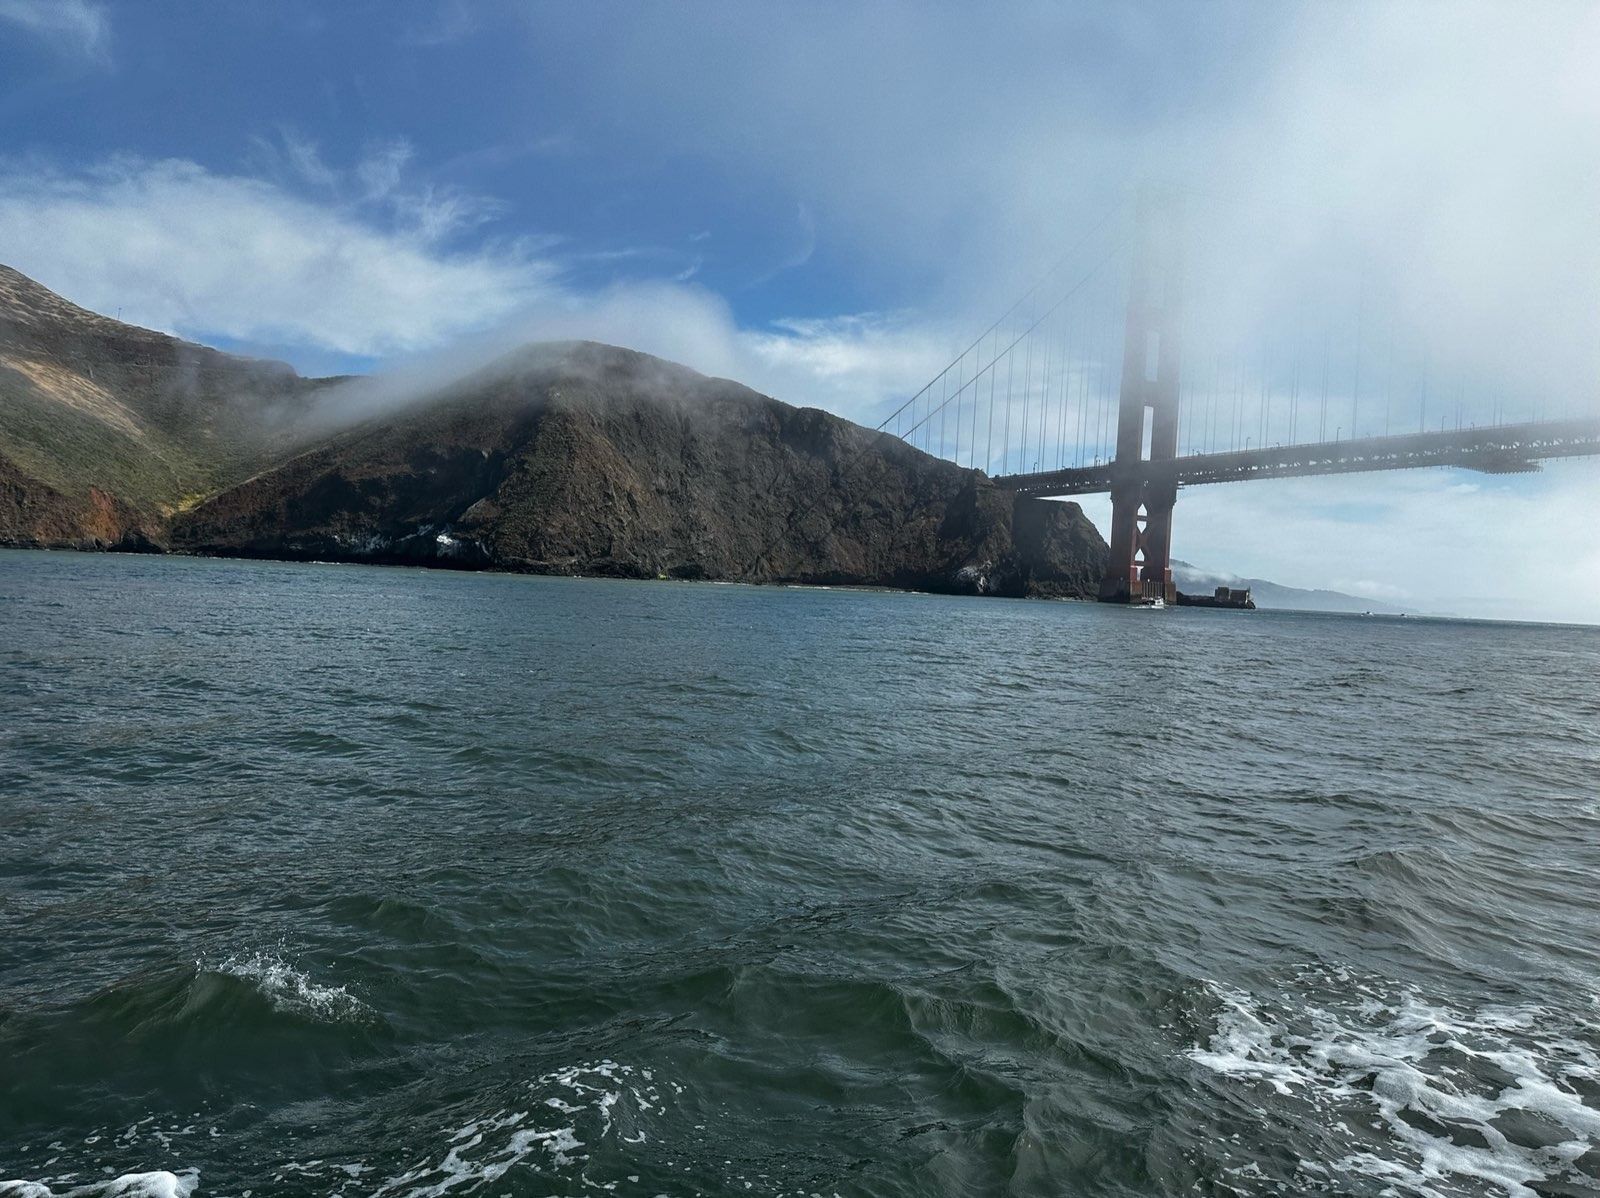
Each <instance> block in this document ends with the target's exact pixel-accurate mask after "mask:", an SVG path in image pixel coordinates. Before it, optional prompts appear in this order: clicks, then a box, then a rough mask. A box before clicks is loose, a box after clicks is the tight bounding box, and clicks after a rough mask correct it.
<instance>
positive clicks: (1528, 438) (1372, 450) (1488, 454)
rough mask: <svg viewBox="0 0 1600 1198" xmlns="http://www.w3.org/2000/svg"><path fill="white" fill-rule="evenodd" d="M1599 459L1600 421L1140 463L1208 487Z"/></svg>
mask: <svg viewBox="0 0 1600 1198" xmlns="http://www.w3.org/2000/svg"><path fill="white" fill-rule="evenodd" d="M1597 455H1600V420H1563V421H1539V422H1535V423H1528V424H1502V425H1496V426H1491V427H1487V428H1469V429H1459V430H1448V431H1445V432H1436V433H1431V432H1430V433H1408V434H1405V435H1403V436H1398V437H1362V438H1352V439H1350V440H1345V441H1318V442H1312V443H1308V444H1303V445H1273V446H1268V447H1266V448H1262V449H1245V450H1236V451H1234V452H1231V453H1199V454H1190V455H1188V456H1185V457H1176V458H1172V459H1169V460H1167V461H1161V462H1138V463H1136V464H1135V469H1136V471H1137V476H1142V477H1145V478H1148V479H1152V480H1164V481H1173V482H1176V483H1177V485H1178V486H1180V487H1192V486H1198V485H1200V484H1201V483H1227V482H1241V481H1244V480H1246V479H1258V478H1302V477H1305V476H1308V475H1314V474H1354V473H1360V472H1363V471H1369V470H1411V469H1416V468H1419V467H1423V466H1457V467H1460V468H1463V469H1466V470H1478V471H1482V472H1484V473H1486V474H1517V473H1526V472H1528V471H1532V470H1537V469H1538V468H1539V467H1538V463H1539V462H1540V461H1542V460H1545V459H1549V458H1571V457H1588V456H1597ZM1122 469H1123V467H1121V466H1119V465H1118V464H1117V463H1115V462H1105V463H1101V464H1099V465H1095V466H1077V467H1072V468H1069V469H1066V470H1047V471H1042V472H1039V473H1036V474H1003V475H999V476H997V477H996V478H995V480H994V481H995V482H996V483H997V484H999V485H1000V486H1002V487H1006V488H1008V489H1010V490H1014V491H1020V492H1022V493H1023V494H1025V495H1035V496H1047V495H1088V494H1093V493H1095V492H1097V491H1109V490H1110V489H1111V484H1112V482H1113V480H1114V479H1115V478H1116V477H1118V476H1119V471H1120V470H1122Z"/></svg>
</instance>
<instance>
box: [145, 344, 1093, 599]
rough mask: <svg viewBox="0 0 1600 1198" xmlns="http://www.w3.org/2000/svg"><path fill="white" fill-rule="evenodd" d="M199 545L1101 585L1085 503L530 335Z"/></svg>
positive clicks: (547, 565)
mask: <svg viewBox="0 0 1600 1198" xmlns="http://www.w3.org/2000/svg"><path fill="white" fill-rule="evenodd" d="M172 535H173V544H174V545H175V546H177V547H181V548H183V549H185V550H188V551H191V552H203V553H227V554H259V555H266V556H273V557H311V558H321V559H339V560H373V561H388V562H412V563H425V564H454V565H462V566H488V567H492V568H498V569H508V570H533V571H541V572H558V573H582V574H606V575H620V576H630V577H656V576H658V575H665V576H669V577H676V578H718V579H739V580H750V581H774V580H789V581H799V582H811V583H846V584H865V585H883V586H898V587H911V588H916V589H931V590H941V591H974V592H984V593H1001V594H1016V595H1020V594H1035V593H1042V594H1071V595H1080V594H1089V593H1092V592H1093V589H1094V587H1095V585H1096V584H1097V582H1098V577H1099V572H1100V570H1101V569H1102V567H1103V562H1104V553H1105V547H1104V544H1103V542H1102V541H1101V540H1100V537H1099V535H1098V533H1096V532H1095V530H1094V528H1093V526H1092V525H1091V524H1090V523H1089V522H1088V520H1087V519H1086V518H1085V517H1084V516H1083V514H1082V512H1081V511H1080V510H1079V509H1078V507H1077V506H1076V505H1075V504H1053V503H1040V502H1036V501H1030V500H1020V501H1019V500H1017V499H1016V498H1015V497H1013V496H1012V495H1011V494H1010V493H1008V492H1003V491H999V490H996V489H995V488H994V487H993V486H992V484H990V483H989V481H988V480H987V479H986V478H985V477H983V476H982V475H981V474H979V473H977V472H975V471H971V470H963V469H960V468H959V467H956V466H953V465H950V464H949V463H946V462H942V461H939V460H937V459H935V458H932V457H929V456H928V455H926V454H923V453H921V452H920V451H918V450H915V449H912V448H911V447H910V446H908V445H906V444H905V443H904V442H902V441H900V440H898V439H896V438H893V437H889V436H886V435H883V434H878V433H873V432H870V431H868V430H866V429H863V428H861V427H859V426H857V425H854V424H851V423H850V422H848V421H845V420H841V419H839V418H838V417H836V416H832V415H829V414H828V413H826V412H821V411H818V410H816V409H809V408H795V407H792V406H790V405H788V404H785V403H781V402H779V401H777V400H775V399H770V398H768V397H766V396H763V395H760V394H758V393H756V392H754V391H752V390H750V389H749V388H747V387H744V386H741V385H739V384H738V383H733V382H729V381H727V380H723V379H711V378H706V377H704V376H702V375H699V374H697V373H695V372H694V371H692V370H688V369H686V368H684V367H681V366H677V365H674V364H672V363H669V362H664V361H662V360H660V359H657V358H652V357H649V356H647V355H644V354H639V353H634V352H632V351H629V350H623V349H617V348H615V347H612V346H603V345H596V344H593V343H585V342H580V343H569V344H559V345H545V346H535V347H531V348H529V349H527V350H524V351H521V352H519V353H518V354H515V355H513V356H512V357H510V358H507V359H505V360H502V361H501V362H498V363H496V364H495V365H493V366H492V367H489V368H487V369H486V370H484V371H481V372H479V373H478V374H476V375H474V376H473V377H472V378H470V379H467V380H465V381H463V382H461V383H458V384H456V385H455V386H454V387H452V388H450V389H448V390H447V391H445V392H444V393H442V394H440V395H438V396H436V397H434V398H432V399H429V400H426V401H424V402H422V403H420V404H417V405H415V406H413V407H410V408H408V409H405V410H403V411H401V412H399V413H397V414H395V415H392V416H388V417H385V418H383V419H381V420H377V421H373V422H370V423H368V424H365V425H363V426H361V427H359V428H356V429H353V430H350V431H348V432H346V433H343V434H341V435H339V436H336V437H334V438H332V439H331V440H329V441H328V442H327V443H325V444H323V445H320V446H318V447H316V448H314V449H311V450H309V451H307V452H305V453H302V454H301V455H299V456H298V457H296V458H294V459H293V460H292V461H290V462H287V463H285V464H284V465H282V466H280V467H278V468H277V469H275V470H271V471H268V472H266V473H264V474H262V475H259V476H257V477H256V478H253V479H251V480H249V481H248V482H246V483H243V484H241V485H239V486H237V487H234V488H232V489H231V490H228V491H226V492H224V493H223V494H221V495H218V496H217V497H215V498H214V499H212V500H210V501H209V502H207V503H205V504H202V505H201V506H199V507H198V508H196V509H195V510H194V511H193V512H192V513H190V514H188V515H186V516H185V517H183V518H182V519H181V520H179V521H178V522H177V523H176V524H175V525H174V527H173V533H172Z"/></svg>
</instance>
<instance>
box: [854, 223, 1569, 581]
mask: <svg viewBox="0 0 1600 1198" xmlns="http://www.w3.org/2000/svg"><path fill="white" fill-rule="evenodd" d="M1176 213H1177V206H1176V205H1173V204H1163V205H1159V206H1158V205H1154V204H1151V203H1150V202H1149V201H1148V200H1147V201H1145V202H1144V203H1141V204H1140V205H1139V209H1138V212H1137V215H1136V217H1135V219H1134V220H1133V221H1132V222H1128V221H1126V220H1119V219H1117V217H1118V216H1119V213H1116V212H1114V213H1112V214H1110V215H1109V216H1108V217H1107V218H1105V219H1103V220H1102V221H1101V222H1100V223H1099V224H1098V225H1096V226H1095V227H1093V228H1092V229H1090V230H1089V232H1088V233H1086V234H1085V235H1084V236H1083V237H1082V238H1081V239H1080V240H1079V242H1078V244H1077V245H1075V246H1074V247H1073V249H1071V250H1069V251H1068V253H1067V254H1066V255H1065V256H1064V257H1063V258H1062V259H1061V260H1060V261H1059V262H1057V263H1056V265H1055V266H1054V267H1052V268H1051V269H1050V270H1049V271H1048V272H1046V274H1045V276H1044V277H1043V278H1041V279H1040V280H1039V282H1038V283H1036V284H1035V285H1034V286H1033V287H1032V288H1031V289H1030V290H1029V291H1028V293H1027V294H1025V295H1024V296H1023V297H1022V298H1021V299H1020V300H1018V301H1017V303H1016V304H1014V305H1013V306H1012V307H1011V309H1010V310H1008V311H1007V312H1006V313H1005V314H1004V315H1002V316H1001V317H1000V319H998V320H997V321H995V322H994V323H993V324H992V325H990V326H989V328H987V329H985V330H984V331H983V333H982V334H981V335H980V336H979V337H978V338H977V339H976V340H975V341H973V342H972V343H971V344H969V345H968V346H967V348H966V349H965V350H963V351H962V352H961V353H959V354H957V355H956V357H955V358H954V359H953V360H952V361H951V362H950V364H949V365H948V366H947V367H946V368H945V369H944V370H942V371H940V372H939V373H938V374H937V375H935V376H934V377H933V378H932V379H931V380H930V381H929V382H928V384H927V385H926V386H924V387H923V388H922V389H921V390H920V391H918V392H917V393H916V394H915V395H913V396H912V397H911V398H910V399H908V400H906V401H905V402H904V403H903V404H901V405H900V406H899V407H898V408H896V409H895V410H894V412H892V413H891V414H890V416H889V417H888V419H886V420H885V421H884V422H883V423H882V424H881V425H879V430H880V431H883V432H888V433H892V434H894V435H896V436H899V437H901V438H902V439H904V440H906V441H907V442H909V443H910V444H912V445H914V446H916V447H917V448H920V449H922V450H924V451H925V452H927V453H930V454H933V455H934V456H937V457H940V458H944V459H946V460H949V461H952V462H954V463H956V464H958V465H964V466H968V467H971V468H975V469H980V470H983V471H984V472H986V473H987V474H989V475H990V477H991V478H993V480H994V482H995V483H996V484H997V485H999V486H1001V487H1004V488H1007V489H1011V490H1015V491H1018V492H1021V493H1023V494H1026V495H1030V496H1034V497H1038V498H1054V497H1062V496H1070V495H1082V494H1092V493H1101V492H1109V494H1110V497H1111V507H1112V519H1111V533H1110V537H1109V538H1108V543H1109V546H1110V550H1111V552H1110V557H1109V564H1108V567H1107V572H1106V576H1105V578H1104V580H1103V582H1102V584H1101V590H1100V597H1101V599H1103V600H1105V601H1108V602H1149V601H1153V600H1155V599H1161V600H1163V601H1165V602H1167V603H1174V602H1178V601H1179V596H1178V594H1177V590H1176V588H1175V586H1174V584H1173V577H1172V565H1171V557H1172V553H1171V551H1172V527H1173V526H1172V517H1173V508H1174V505H1175V503H1176V500H1177V495H1178V491H1179V490H1180V489H1181V488H1183V487H1188V486H1197V485H1201V484H1206V483H1223V482H1241V481H1248V480H1254V479H1273V478H1291V477H1305V476H1310V475H1332V474H1348V473H1356V472H1365V471H1383V470H1399V469H1414V468H1422V467H1438V466H1445V467H1455V468H1459V469H1466V470H1475V471H1482V472H1485V473H1491V474H1508V473H1526V472H1530V471H1535V470H1538V469H1539V463H1540V462H1542V461H1545V460H1548V459H1553V458H1566V457H1580V456H1596V455H1600V419H1596V418H1595V417H1594V416H1593V415H1590V414H1589V412H1591V411H1592V410H1593V409H1592V407H1588V405H1592V403H1593V402H1594V400H1595V399H1596V396H1594V395H1593V394H1592V393H1590V391H1589V390H1587V389H1580V388H1578V387H1577V386H1576V383H1574V385H1573V386H1571V387H1568V388H1567V389H1566V390H1565V393H1564V394H1563V395H1561V396H1557V397H1555V398H1554V399H1552V398H1551V397H1550V396H1547V395H1537V394H1534V395H1529V394H1526V393H1520V392H1519V393H1518V394H1517V397H1516V398H1512V397H1510V396H1508V395H1506V394H1497V393H1495V392H1493V391H1492V390H1486V389H1485V387H1484V385H1483V384H1482V382H1481V380H1479V379H1477V378H1473V377H1468V376H1466V375H1463V374H1462V373H1461V372H1459V371H1458V372H1457V373H1456V374H1455V375H1454V376H1452V375H1451V374H1450V373H1448V372H1447V371H1445V370H1444V369H1442V367H1441V363H1440V362H1439V361H1438V360H1437V359H1436V358H1435V357H1434V355H1433V354H1431V353H1430V351H1429V346H1428V343H1427V340H1426V337H1423V339H1422V343H1421V344H1420V345H1416V344H1410V343H1408V342H1407V341H1406V340H1404V339H1403V337H1404V334H1403V332H1402V331H1400V329H1399V326H1400V325H1401V324H1402V323H1403V322H1402V321H1400V320H1398V319H1397V318H1396V316H1395V313H1394V312H1393V311H1392V309H1393V307H1394V306H1395V297H1394V296H1393V295H1388V294H1385V293H1384V291H1383V290H1382V289H1380V288H1379V287H1377V286H1375V285H1373V284H1372V283H1371V282H1370V280H1369V279H1368V278H1367V276H1366V274H1365V273H1364V272H1363V271H1361V270H1360V269H1359V268H1354V269H1348V268H1347V269H1345V270H1344V271H1343V272H1342V273H1343V275H1344V278H1343V279H1342V280H1341V279H1335V280H1332V282H1331V283H1330V282H1329V281H1327V280H1319V281H1318V284H1317V287H1316V288H1315V289H1314V292H1313V294H1312V296H1311V297H1310V298H1309V299H1308V298H1307V296H1306V294H1305V292H1304V291H1302V293H1301V295H1299V296H1298V297H1296V296H1294V295H1288V296H1285V295H1281V294H1280V295H1276V296H1273V295H1269V294H1266V293H1263V294H1262V295H1258V296H1257V297H1255V298H1256V304H1257V307H1256V308H1255V309H1252V308H1251V306H1250V304H1249V303H1235V302H1233V301H1232V300H1231V299H1230V297H1229V295H1228V278H1229V265H1230V264H1229V263H1228V262H1227V261H1226V260H1223V259H1218V260H1217V261H1214V262H1213V263H1211V269H1210V271H1207V270H1206V269H1204V266H1203V264H1197V263H1196V261H1195V259H1196V256H1197V255H1196V252H1195V250H1194V247H1193V245H1192V244H1186V242H1185V234H1184V231H1183V228H1182V220H1181V217H1180V216H1178V215H1177V214H1176ZM1201 256H1202V257H1203V255H1201ZM1197 267H1198V268H1197ZM1386 308H1388V309H1391V310H1389V311H1386ZM1586 407H1588V411H1585V410H1584V409H1585V408H1586Z"/></svg>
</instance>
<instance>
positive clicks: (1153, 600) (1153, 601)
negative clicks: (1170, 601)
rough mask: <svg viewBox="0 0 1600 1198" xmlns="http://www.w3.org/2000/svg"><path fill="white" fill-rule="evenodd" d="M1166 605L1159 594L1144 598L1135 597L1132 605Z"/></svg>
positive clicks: (1156, 606)
mask: <svg viewBox="0 0 1600 1198" xmlns="http://www.w3.org/2000/svg"><path fill="white" fill-rule="evenodd" d="M1166 605H1167V601H1166V600H1165V599H1163V598H1162V597H1161V596H1160V595H1151V596H1148V597H1146V598H1144V599H1135V600H1134V601H1133V606H1135V607H1149V608H1162V607H1165V606H1166Z"/></svg>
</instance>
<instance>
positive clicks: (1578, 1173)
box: [1188, 973, 1600, 1198]
mask: <svg viewBox="0 0 1600 1198" xmlns="http://www.w3.org/2000/svg"><path fill="white" fill-rule="evenodd" d="M1308 980H1310V981H1311V983H1312V984H1311V986H1309V987H1307V986H1305V985H1304V983H1305V982H1306V981H1308ZM1293 989H1294V990H1295V991H1296V993H1295V994H1288V993H1284V994H1279V995H1274V996H1270V997H1263V996H1260V995H1254V994H1248V993H1245V992H1243V991H1240V990H1234V989H1229V988H1225V987H1221V986H1212V987H1210V992H1211V996H1212V998H1213V999H1214V1000H1215V1002H1216V1003H1217V1005H1218V1008H1219V1009H1218V1012H1217V1014H1216V1023H1215V1031H1214V1032H1213V1033H1212V1035H1211V1036H1210V1037H1209V1039H1208V1040H1207V1041H1206V1042H1205V1043H1204V1044H1202V1045H1199V1046H1196V1047H1195V1048H1193V1049H1191V1050H1190V1051H1189V1053H1188V1055H1189V1058H1190V1059H1191V1060H1193V1061H1194V1062H1195V1063H1196V1064H1198V1065H1200V1066H1202V1067H1204V1068H1205V1069H1207V1070H1210V1071H1211V1072H1213V1073H1215V1074H1218V1075H1221V1076H1222V1077H1224V1078H1227V1079H1230V1080H1232V1081H1236V1082H1241V1083H1247V1084H1253V1085H1254V1086H1256V1087H1262V1086H1264V1087H1267V1088H1268V1089H1270V1090H1271V1092H1272V1095H1273V1098H1272V1101H1270V1102H1268V1101H1261V1102H1258V1103H1255V1104H1253V1105H1254V1110H1255V1112H1256V1114H1257V1115H1258V1116H1259V1117H1261V1118H1262V1119H1263V1120H1264V1121H1265V1122H1267V1123H1269V1124H1271V1125H1272V1126H1273V1127H1274V1128H1276V1129H1277V1130H1280V1131H1282V1132H1283V1133H1284V1134H1285V1135H1286V1136H1287V1137H1289V1138H1291V1139H1293V1140H1296V1141H1299V1143H1298V1144H1297V1146H1298V1147H1299V1148H1300V1149H1301V1150H1302V1151H1301V1153H1300V1155H1301V1160H1300V1163H1299V1168H1300V1170H1301V1171H1302V1175H1301V1177H1300V1178H1299V1179H1298V1180H1299V1182H1300V1183H1301V1186H1302V1188H1304V1189H1306V1190H1323V1191H1325V1190H1327V1189H1328V1188H1329V1186H1333V1187H1334V1188H1338V1187H1339V1186H1341V1185H1343V1184H1344V1183H1343V1182H1341V1181H1340V1179H1341V1178H1348V1177H1349V1176H1351V1175H1360V1176H1364V1177H1366V1178H1369V1179H1372V1180H1374V1181H1376V1182H1379V1183H1382V1186H1383V1187H1385V1188H1384V1192H1385V1193H1392V1194H1395V1195H1416V1196H1427V1198H1435V1196H1437V1198H1446V1196H1450V1198H1455V1196H1458V1195H1479V1194H1505V1195H1509V1196H1511V1198H1538V1196H1539V1195H1541V1194H1548V1193H1551V1192H1552V1190H1551V1189H1550V1187H1552V1186H1554V1187H1566V1188H1559V1189H1557V1190H1556V1191H1554V1192H1560V1193H1568V1192H1573V1193H1593V1192H1595V1187H1597V1186H1600V1052H1597V1047H1596V1035H1595V1032H1596V1028H1595V1026H1594V1025H1593V1024H1590V1025H1588V1026H1572V1025H1570V1023H1565V1024H1564V1022H1563V1021H1561V1020H1559V1019H1558V1018H1557V1017H1556V1016H1555V1015H1554V1014H1553V1013H1552V1012H1550V1011H1548V1010H1546V1009H1544V1008H1541V1007H1535V1006H1524V1007H1507V1008H1496V1007H1485V1008H1482V1009H1479V1010H1475V1011H1470V1012H1466V1011H1460V1010H1455V1009H1452V1008H1451V1007H1449V1006H1446V1005H1443V1004H1439V1003H1435V1002H1429V1001H1427V1000H1425V999H1424V998H1423V997H1422V996H1420V995H1419V994H1418V993H1417V992H1416V991H1415V990H1411V989H1407V990H1402V991H1399V992H1397V993H1391V994H1386V993H1383V992H1382V990H1381V988H1380V987H1378V986H1376V985H1374V984H1372V983H1367V982H1361V981H1357V980H1354V979H1351V978H1350V977H1349V976H1348V975H1346V974H1343V973H1337V974H1333V975H1324V976H1321V977H1315V978H1309V979H1308V978H1301V979H1297V985H1296V986H1295V987H1294V988H1293ZM1308 990H1309V993H1308ZM1234 1173H1235V1176H1236V1180H1239V1181H1248V1180H1249V1179H1250V1178H1252V1177H1259V1176H1260V1175H1259V1171H1258V1166H1257V1165H1255V1164H1250V1163H1247V1164H1245V1165H1244V1166H1242V1167H1241V1168H1238V1169H1235V1170H1234Z"/></svg>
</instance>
